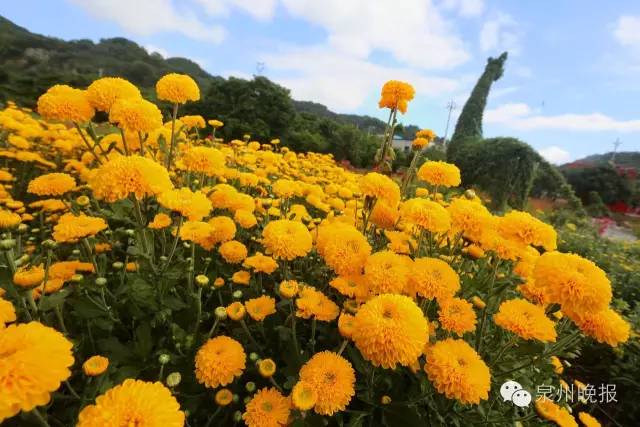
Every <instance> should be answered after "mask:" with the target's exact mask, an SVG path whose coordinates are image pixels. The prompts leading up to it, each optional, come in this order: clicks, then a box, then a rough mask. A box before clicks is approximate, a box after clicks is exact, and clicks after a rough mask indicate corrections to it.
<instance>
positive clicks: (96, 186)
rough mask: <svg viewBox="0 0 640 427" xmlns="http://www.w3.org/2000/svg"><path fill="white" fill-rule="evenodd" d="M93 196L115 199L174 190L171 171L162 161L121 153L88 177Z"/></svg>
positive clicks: (140, 196) (113, 200)
mask: <svg viewBox="0 0 640 427" xmlns="http://www.w3.org/2000/svg"><path fill="white" fill-rule="evenodd" d="M89 186H90V187H91V189H92V190H93V194H94V196H95V197H96V198H97V199H99V200H106V201H107V202H111V203H113V202H115V201H118V200H122V199H126V198H127V197H129V195H130V194H133V195H134V196H135V197H136V198H137V199H142V198H144V197H146V196H153V195H157V194H160V193H162V192H164V191H168V190H171V189H172V188H173V184H172V183H171V179H170V178H169V173H168V172H167V170H166V169H165V168H164V167H163V166H162V165H160V164H158V163H156V162H154V161H153V160H151V159H147V158H145V157H140V156H118V157H115V158H114V159H112V160H109V161H108V162H107V163H105V164H103V165H102V166H100V168H98V170H96V171H95V173H94V174H93V176H92V177H91V179H90V180H89Z"/></svg>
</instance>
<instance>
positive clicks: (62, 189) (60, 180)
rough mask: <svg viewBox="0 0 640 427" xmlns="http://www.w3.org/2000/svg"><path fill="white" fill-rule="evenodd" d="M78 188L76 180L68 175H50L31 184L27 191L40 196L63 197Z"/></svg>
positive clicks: (36, 179) (41, 176) (32, 181)
mask: <svg viewBox="0 0 640 427" xmlns="http://www.w3.org/2000/svg"><path fill="white" fill-rule="evenodd" d="M74 188H76V180H75V179H74V178H73V177H72V176H71V175H68V174H66V173H48V174H45V175H40V176H39V177H37V178H34V179H32V180H31V181H30V182H29V186H28V187H27V191H28V192H29V193H33V194H37V195H38V196H62V195H63V194H65V193H68V192H69V191H71V190H73V189H74Z"/></svg>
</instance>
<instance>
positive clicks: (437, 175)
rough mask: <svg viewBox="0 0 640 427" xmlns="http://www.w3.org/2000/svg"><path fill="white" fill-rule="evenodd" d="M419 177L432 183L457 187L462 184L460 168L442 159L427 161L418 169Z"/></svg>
mask: <svg viewBox="0 0 640 427" xmlns="http://www.w3.org/2000/svg"><path fill="white" fill-rule="evenodd" d="M417 175H418V178H419V179H420V180H422V181H425V182H428V183H429V184H431V185H436V186H440V185H441V186H443V187H457V186H458V185H460V182H461V180H460V169H458V167H457V166H456V165H453V164H451V163H446V162H441V161H437V162H436V161H431V160H430V161H427V162H425V163H424V164H423V165H422V166H420V169H418V173H417Z"/></svg>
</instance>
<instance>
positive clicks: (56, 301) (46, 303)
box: [40, 288, 71, 311]
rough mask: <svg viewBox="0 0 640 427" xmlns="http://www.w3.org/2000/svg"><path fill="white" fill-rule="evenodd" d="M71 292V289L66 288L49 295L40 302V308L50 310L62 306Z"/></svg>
mask: <svg viewBox="0 0 640 427" xmlns="http://www.w3.org/2000/svg"><path fill="white" fill-rule="evenodd" d="M70 293H71V291H70V290H69V289H67V288H65V289H62V290H60V291H58V292H56V293H54V294H52V295H47V296H46V297H44V299H43V300H42V303H41V304H40V310H42V311H50V310H53V309H54V308H56V307H61V306H62V304H64V300H65V298H67V297H68V296H69V294H70Z"/></svg>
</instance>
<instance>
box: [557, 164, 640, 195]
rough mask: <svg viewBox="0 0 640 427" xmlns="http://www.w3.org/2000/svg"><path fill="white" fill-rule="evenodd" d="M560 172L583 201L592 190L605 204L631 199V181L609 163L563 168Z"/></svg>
mask: <svg viewBox="0 0 640 427" xmlns="http://www.w3.org/2000/svg"><path fill="white" fill-rule="evenodd" d="M562 172H563V173H564V175H565V176H566V177H567V181H569V183H570V184H571V185H572V186H573V188H574V190H575V192H576V194H577V195H578V197H580V198H581V199H582V200H583V201H587V200H588V199H589V193H590V192H592V191H595V192H597V193H598V194H599V195H600V198H601V199H602V201H603V202H604V203H606V204H610V203H614V202H625V203H629V202H630V201H631V198H632V195H633V186H632V183H631V181H630V180H628V179H627V178H624V177H622V176H620V175H619V174H618V172H617V171H616V169H615V168H613V167H612V166H611V165H602V166H593V167H584V168H563V170H562Z"/></svg>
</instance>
